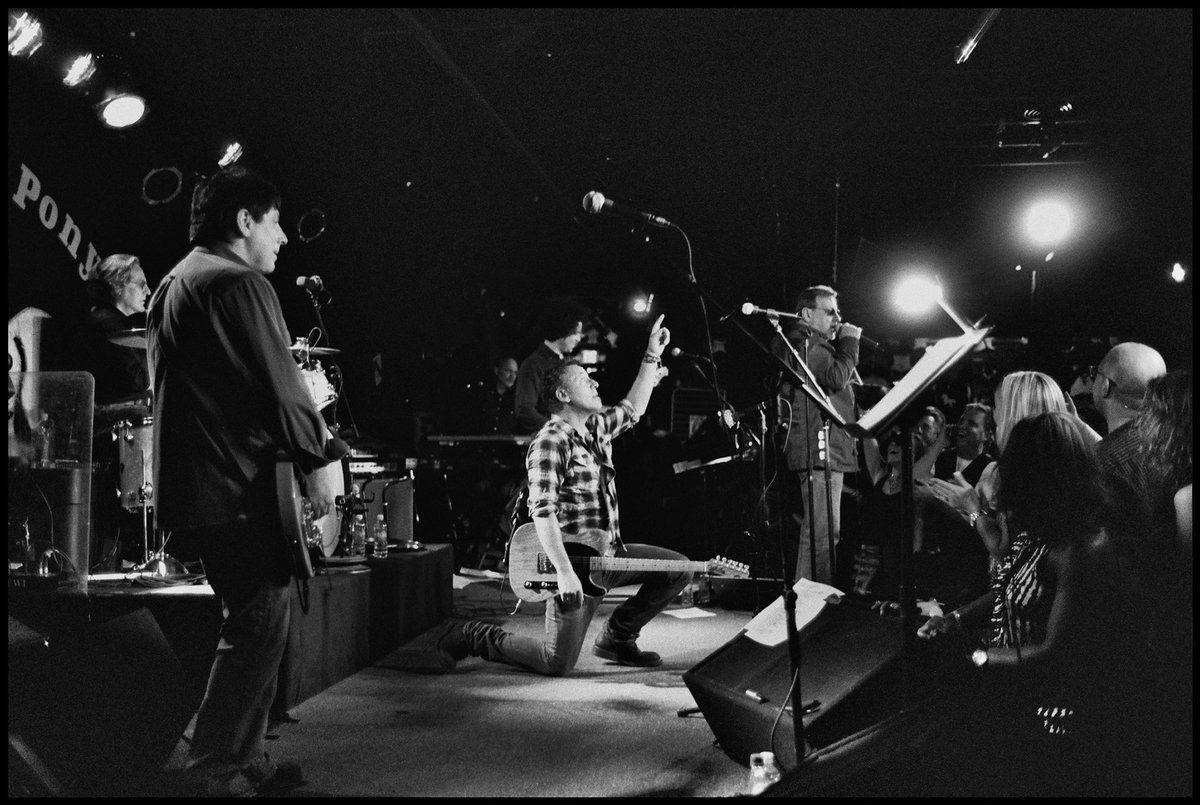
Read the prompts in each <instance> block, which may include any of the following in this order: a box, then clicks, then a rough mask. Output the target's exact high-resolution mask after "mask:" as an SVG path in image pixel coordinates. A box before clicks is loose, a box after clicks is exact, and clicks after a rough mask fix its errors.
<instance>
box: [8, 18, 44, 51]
mask: <svg viewBox="0 0 1200 805" xmlns="http://www.w3.org/2000/svg"><path fill="white" fill-rule="evenodd" d="M41 46H42V24H41V23H40V22H38V21H37V19H36V18H34V17H32V16H30V14H29V12H25V13H24V14H22V15H21V16H19V17H13V16H12V15H9V18H8V55H9V56H26V57H28V56H32V55H33V54H34V53H36V52H37V49H38V48H40V47H41Z"/></svg>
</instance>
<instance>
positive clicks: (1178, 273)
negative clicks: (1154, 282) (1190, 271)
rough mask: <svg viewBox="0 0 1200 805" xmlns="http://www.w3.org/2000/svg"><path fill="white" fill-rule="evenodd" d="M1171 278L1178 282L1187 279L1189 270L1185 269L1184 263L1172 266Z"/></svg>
mask: <svg viewBox="0 0 1200 805" xmlns="http://www.w3.org/2000/svg"><path fill="white" fill-rule="evenodd" d="M1171 279H1173V280H1175V281H1176V282H1183V281H1184V280H1185V279H1187V271H1185V270H1184V268H1183V266H1182V265H1180V264H1179V263H1176V264H1175V265H1173V266H1172V267H1171Z"/></svg>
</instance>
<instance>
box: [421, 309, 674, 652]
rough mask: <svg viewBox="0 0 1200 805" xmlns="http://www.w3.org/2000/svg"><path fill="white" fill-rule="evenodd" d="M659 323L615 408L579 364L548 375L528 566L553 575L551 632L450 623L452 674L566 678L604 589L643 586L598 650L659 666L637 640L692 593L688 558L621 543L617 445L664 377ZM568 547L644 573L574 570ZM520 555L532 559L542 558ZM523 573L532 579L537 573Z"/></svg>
mask: <svg viewBox="0 0 1200 805" xmlns="http://www.w3.org/2000/svg"><path fill="white" fill-rule="evenodd" d="M662 321H663V317H662V316H659V317H658V320H657V321H655V322H654V326H653V327H652V328H651V330H650V340H649V343H648V344H647V346H646V354H645V356H644V357H643V358H642V364H641V368H640V370H639V371H638V374H637V377H636V378H635V379H634V381H633V386H632V387H631V388H630V389H629V393H628V394H627V395H626V396H625V399H623V400H621V401H620V402H619V403H617V404H616V405H614V406H610V407H605V406H604V405H603V404H602V403H601V401H600V395H599V394H598V393H597V389H598V387H599V384H598V383H597V382H596V381H595V380H593V379H592V378H591V377H589V376H588V373H587V371H586V370H585V369H584V368H583V367H582V366H580V365H579V364H577V363H574V362H571V361H567V362H565V363H563V364H560V365H559V366H556V367H554V368H552V369H549V370H547V372H546V374H545V375H544V376H543V377H542V378H541V380H542V383H541V389H542V391H541V394H542V403H543V405H545V407H546V408H547V410H548V411H549V412H550V414H551V417H550V421H548V422H547V423H546V424H545V425H543V426H542V428H541V430H539V431H538V433H537V435H536V436H534V438H533V441H532V442H530V444H529V451H528V453H527V454H526V457H525V469H526V473H527V475H528V480H529V500H528V505H529V513H530V515H531V517H532V520H533V528H534V529H535V530H536V536H537V542H538V543H540V548H541V551H542V552H543V553H542V554H541V557H540V559H535V558H531V559H530V560H529V561H530V562H534V561H537V562H540V564H541V568H540V569H541V570H542V571H544V573H543V574H542V575H544V576H546V577H547V578H553V581H544V582H537V583H536V584H537V586H538V588H539V589H552V590H553V598H551V599H550V600H549V601H547V603H546V632H545V635H544V638H543V639H541V640H539V639H536V638H532V637H524V636H521V635H516V634H513V633H511V632H506V631H504V630H503V629H501V628H500V627H499V626H494V625H492V624H488V623H483V622H481V621H468V622H467V623H465V624H461V625H459V624H451V625H449V626H448V627H447V629H446V631H445V632H444V633H443V634H442V636H441V638H440V639H439V640H438V643H437V654H438V659H439V661H440V663H441V665H442V667H444V668H445V669H446V670H450V669H453V668H454V666H455V663H456V662H457V661H458V660H461V659H463V658H465V657H467V656H469V655H474V656H478V657H483V658H484V659H487V660H493V661H496V662H503V663H508V664H509V665H515V666H518V667H521V668H527V669H529V670H531V671H536V672H538V673H541V674H547V675H549V676H562V675H563V674H566V673H567V672H568V671H570V670H571V669H572V668H574V667H575V663H576V662H577V661H578V659H579V653H580V651H581V650H582V648H583V642H584V638H585V636H586V633H587V630H588V626H589V624H590V623H591V620H592V616H593V615H594V614H595V612H596V608H597V607H598V606H599V605H600V602H601V601H602V600H603V590H605V589H608V588H611V587H617V586H622V585H628V584H640V585H641V588H640V589H639V590H638V592H637V594H636V595H634V596H632V597H631V598H629V599H628V600H627V601H625V602H624V603H622V604H621V605H620V606H618V607H617V608H616V609H615V610H614V611H613V613H612V615H611V616H610V617H609V619H608V622H607V624H605V627H604V629H603V630H602V631H601V633H600V636H599V637H598V638H597V639H596V644H595V646H594V647H593V648H592V653H593V654H595V655H596V656H598V657H603V658H604V659H607V660H612V661H615V662H617V663H620V664H621V665H632V666H639V667H653V666H656V665H659V664H661V662H662V659H661V658H660V657H659V655H658V654H655V653H654V652H652V651H642V650H640V649H639V648H638V646H637V638H638V635H639V634H640V632H641V629H642V627H643V626H645V625H646V624H647V623H648V622H649V621H650V619H651V618H653V617H654V616H655V615H657V614H658V613H660V612H662V611H663V610H664V609H666V607H667V605H668V604H669V603H671V601H672V600H673V599H674V598H675V596H676V595H677V594H678V593H679V592H680V591H681V590H682V589H683V588H684V587H686V586H687V584H688V583H689V582H690V580H691V578H692V572H691V570H690V569H687V565H689V564H690V563H688V562H687V558H686V557H685V556H683V555H682V554H679V553H676V552H675V551H671V550H667V549H665V548H660V547H657V546H654V545H626V544H624V543H623V542H622V541H621V533H620V528H619V524H618V517H617V490H616V480H615V477H614V469H613V461H612V440H613V438H614V437H615V436H618V435H620V434H621V433H623V432H625V431H626V430H629V429H630V428H631V427H633V426H634V425H635V424H636V423H637V421H638V418H639V417H641V416H642V415H643V414H644V413H645V412H646V406H647V404H648V403H649V402H650V395H651V393H652V392H653V390H654V387H655V385H657V384H658V381H659V380H660V379H661V378H662V377H663V375H664V374H665V372H666V370H665V369H663V368H662V363H661V355H662V352H663V349H665V348H666V346H667V344H668V343H669V342H670V340H671V334H670V331H669V330H667V329H666V328H665V327H663V326H662ZM518 533H524V534H526V535H528V533H529V531H528V529H527V528H526V529H525V530H524V531H522V529H518ZM514 536H516V535H514ZM528 542H529V541H528V540H526V543H528ZM514 547H520V546H514ZM568 547H572V548H583V549H584V550H583V551H579V550H576V551H575V554H576V557H575V558H576V559H577V558H578V557H579V555H580V554H581V553H588V554H590V556H592V557H600V558H604V557H612V558H614V559H629V560H640V566H638V565H633V566H631V565H625V566H621V565H615V566H609V567H600V568H599V569H593V570H592V572H591V573H588V572H587V569H588V566H589V563H590V564H591V567H592V568H597V565H596V564H595V562H596V560H595V559H591V560H590V562H589V560H588V559H584V561H583V563H582V564H580V565H579V567H578V569H577V563H578V562H576V563H573V557H572V555H571V554H572V552H571V551H569V550H568ZM588 549H590V550H588ZM518 553H520V554H529V555H536V554H537V551H536V550H528V551H518ZM512 561H516V562H517V564H518V566H521V565H522V560H521V557H520V556H518V555H514V554H513V553H512V551H510V566H511V563H512ZM655 561H658V562H661V563H662V564H663V565H670V566H671V567H670V568H669V569H668V568H664V569H663V570H665V571H666V572H663V570H658V571H657V572H656V571H648V570H646V569H644V568H645V567H648V566H650V565H653V564H654V562H655ZM535 570H536V569H535ZM581 574H582V575H583V576H584V577H585V578H586V582H585V580H584V579H581V578H580V575H581ZM525 575H526V576H529V577H530V578H533V577H535V576H536V575H537V573H536V572H532V573H528V574H525ZM529 584H531V585H533V584H535V582H532V581H530V582H529ZM593 585H595V586H593ZM521 592H522V591H520V590H519V591H518V594H520V593H521ZM522 597H525V596H522Z"/></svg>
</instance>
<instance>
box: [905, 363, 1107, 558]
mask: <svg viewBox="0 0 1200 805" xmlns="http://www.w3.org/2000/svg"><path fill="white" fill-rule="evenodd" d="M1068 399H1069V398H1068V397H1067V396H1066V395H1065V394H1064V393H1063V390H1062V388H1061V387H1060V386H1059V385H1058V383H1057V382H1056V381H1055V380H1054V378H1052V377H1050V376H1049V375H1047V374H1044V373H1042V372H1031V371H1022V372H1012V373H1011V374H1008V375H1006V376H1005V377H1004V379H1003V380H1001V381H1000V386H999V387H998V388H997V389H996V405H995V410H994V412H993V413H994V416H995V420H996V450H997V452H999V453H1000V454H1001V455H1003V452H1004V447H1005V444H1006V443H1007V441H1008V437H1009V434H1010V433H1011V432H1012V430H1013V427H1014V426H1015V425H1016V424H1017V423H1018V422H1020V421H1021V420H1023V419H1025V418H1027V417H1031V416H1034V415H1036V414H1042V413H1052V412H1055V413H1068V414H1070V415H1071V416H1072V418H1073V419H1075V421H1076V422H1077V423H1078V424H1079V426H1080V428H1081V432H1082V434H1083V436H1084V438H1085V439H1086V440H1088V441H1089V442H1091V443H1092V444H1094V443H1096V442H1098V441H1100V434H1098V433H1096V431H1094V430H1093V429H1092V428H1090V427H1088V426H1087V425H1086V424H1084V423H1083V421H1082V420H1080V419H1079V418H1078V416H1076V415H1075V412H1074V410H1073V409H1072V406H1070V405H1069V404H1068ZM997 468H998V464H997V463H995V462H994V463H992V464H990V465H988V466H987V467H985V468H984V470H983V473H982V474H981V475H980V476H979V482H978V483H977V484H975V485H974V486H972V485H971V484H969V483H967V481H966V479H964V478H963V477H962V475H961V473H955V474H954V481H953V482H951V481H943V480H940V479H937V478H933V479H930V480H928V481H926V482H925V483H927V484H928V486H929V488H930V489H931V491H932V492H933V497H934V499H935V500H940V501H941V502H942V503H945V504H946V505H948V506H950V507H951V508H954V509H956V510H957V511H958V512H959V514H961V515H962V516H963V518H965V519H966V520H967V521H968V522H969V523H970V524H971V526H972V527H973V528H975V530H976V533H978V534H979V537H980V539H982V540H983V544H984V545H985V546H986V547H987V549H988V553H989V554H991V556H992V559H993V562H1003V561H1004V560H1005V557H1006V555H1007V553H1008V545H1009V530H1008V528H1007V525H1006V523H1005V522H1004V518H1003V516H1002V515H1001V513H1000V512H999V511H998V510H997V507H996V501H997V497H998V495H999V489H998V488H997V487H998V475H997Z"/></svg>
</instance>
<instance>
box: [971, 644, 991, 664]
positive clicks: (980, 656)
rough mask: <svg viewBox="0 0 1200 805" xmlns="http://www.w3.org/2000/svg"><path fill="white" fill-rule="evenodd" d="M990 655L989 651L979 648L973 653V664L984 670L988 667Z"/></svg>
mask: <svg viewBox="0 0 1200 805" xmlns="http://www.w3.org/2000/svg"><path fill="white" fill-rule="evenodd" d="M987 661H988V653H987V649H983V648H977V649H975V650H974V651H973V652H971V662H973V663H975V667H976V668H982V667H983V666H985V665H987Z"/></svg>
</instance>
